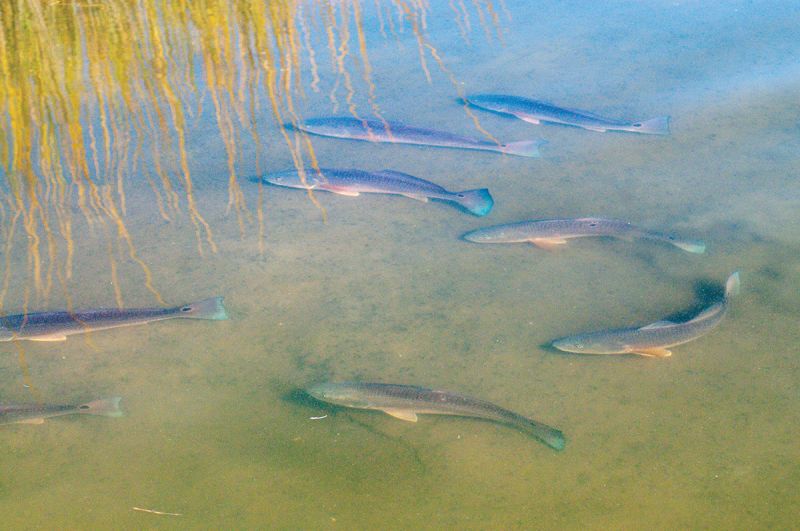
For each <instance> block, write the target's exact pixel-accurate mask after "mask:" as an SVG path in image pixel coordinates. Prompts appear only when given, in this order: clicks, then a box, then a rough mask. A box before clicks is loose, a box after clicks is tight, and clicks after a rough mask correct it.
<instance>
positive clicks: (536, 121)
mask: <svg viewBox="0 0 800 531" xmlns="http://www.w3.org/2000/svg"><path fill="white" fill-rule="evenodd" d="M516 116H517V118H519V119H520V120H522V121H523V122H528V123H529V124H534V125H539V124H540V123H542V122H541V120H539V119H538V118H530V117H528V116H525V117H522V116H520V115H516Z"/></svg>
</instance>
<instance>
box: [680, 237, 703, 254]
mask: <svg viewBox="0 0 800 531" xmlns="http://www.w3.org/2000/svg"><path fill="white" fill-rule="evenodd" d="M672 244H673V245H674V246H675V247H678V248H680V249H683V250H684V251H686V252H688V253H694V254H703V253H704V252H706V244H705V243H703V242H701V241H699V240H675V241H673V242H672Z"/></svg>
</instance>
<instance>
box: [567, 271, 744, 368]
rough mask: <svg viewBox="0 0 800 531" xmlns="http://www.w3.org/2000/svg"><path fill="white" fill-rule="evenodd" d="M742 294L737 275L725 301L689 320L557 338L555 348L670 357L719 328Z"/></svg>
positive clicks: (598, 352) (581, 352) (733, 275)
mask: <svg viewBox="0 0 800 531" xmlns="http://www.w3.org/2000/svg"><path fill="white" fill-rule="evenodd" d="M738 293H739V273H738V272H737V273H733V274H732V275H731V276H730V277H728V281H727V282H726V283H725V296H724V298H723V299H722V300H721V301H720V302H718V303H716V304H712V305H711V306H709V307H708V308H706V309H705V310H703V311H702V312H700V313H699V314H698V315H696V316H695V317H694V318H692V319H691V320H689V321H686V322H683V323H673V322H671V321H658V322H656V323H652V324H649V325H647V326H643V327H641V328H622V329H617V330H604V331H601V332H591V333H588V334H578V335H574V336H568V337H564V338H561V339H557V340H555V341H553V343H552V345H553V346H554V347H555V348H557V349H559V350H563V351H564V352H574V353H576V354H638V355H640V356H645V357H649V358H666V357H668V356H672V352H671V351H670V350H669V347H674V346H676V345H681V344H683V343H688V342H689V341H692V340H694V339H697V338H698V337H700V336H703V335H705V334H707V333H709V332H710V331H711V330H713V329H714V328H716V327H717V325H719V324H720V323H721V322H722V319H723V318H724V317H725V315H726V314H727V313H728V308H729V306H730V300H731V298H732V297H733V296H734V295H736V294H738Z"/></svg>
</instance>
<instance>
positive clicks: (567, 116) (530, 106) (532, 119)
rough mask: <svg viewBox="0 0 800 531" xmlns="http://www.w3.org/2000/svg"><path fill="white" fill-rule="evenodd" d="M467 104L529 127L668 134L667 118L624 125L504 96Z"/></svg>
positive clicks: (477, 97) (472, 98)
mask: <svg viewBox="0 0 800 531" xmlns="http://www.w3.org/2000/svg"><path fill="white" fill-rule="evenodd" d="M466 101H467V102H468V103H470V104H471V105H474V106H475V107H480V108H482V109H487V110H490V111H494V112H498V113H501V114H510V115H512V116H516V117H517V118H519V119H520V120H524V121H526V122H528V123H532V124H539V123H542V122H550V123H556V124H564V125H573V126H576V127H582V128H584V129H588V130H589V131H599V132H601V133H604V132H606V131H627V132H629V133H643V134H647V135H668V134H669V116H659V117H658V118H652V119H650V120H643V121H639V122H626V121H621V120H612V119H610V118H603V117H602V116H598V115H596V114H592V113H590V112H588V111H579V110H575V109H565V108H563V107H556V106H555V105H551V104H550V103H546V102H543V101H538V100H532V99H529V98H521V97H519V96H507V95H503V94H475V95H474V96H468V97H467V98H466Z"/></svg>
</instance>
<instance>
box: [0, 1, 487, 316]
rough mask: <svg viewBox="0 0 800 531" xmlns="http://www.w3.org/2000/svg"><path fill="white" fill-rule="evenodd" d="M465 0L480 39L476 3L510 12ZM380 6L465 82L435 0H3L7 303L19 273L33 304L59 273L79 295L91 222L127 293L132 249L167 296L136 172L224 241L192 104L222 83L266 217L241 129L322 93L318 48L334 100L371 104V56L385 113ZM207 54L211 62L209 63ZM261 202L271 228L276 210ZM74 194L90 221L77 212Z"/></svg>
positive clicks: (461, 14) (464, 26)
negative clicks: (79, 240) (134, 196)
mask: <svg viewBox="0 0 800 531" xmlns="http://www.w3.org/2000/svg"><path fill="white" fill-rule="evenodd" d="M450 6H451V8H452V10H453V13H454V19H455V23H457V24H458V25H459V27H460V29H461V32H462V34H463V35H464V36H465V37H466V36H467V35H468V34H469V32H470V31H471V27H472V22H471V17H475V16H477V17H478V19H479V20H480V22H481V24H482V25H483V26H484V27H485V28H486V31H487V32H491V26H492V24H494V25H495V26H496V22H497V14H496V9H495V8H494V7H493V5H492V4H491V2H478V1H476V0H472V2H470V6H469V7H468V6H467V5H465V2H463V1H460V0H459V1H455V0H451V2H450ZM365 8H369V9H372V10H374V13H375V15H376V18H377V20H378V22H379V24H380V29H381V32H382V33H383V34H384V35H387V36H388V35H397V33H398V32H399V31H401V30H402V29H403V28H409V29H410V30H411V31H412V32H413V35H414V36H415V39H416V43H417V48H418V53H419V59H420V65H421V68H422V70H423V72H424V73H425V76H426V77H427V78H428V79H430V78H431V74H430V71H429V68H428V59H429V58H433V60H434V61H435V62H436V63H437V64H438V65H439V66H440V67H441V68H442V70H443V71H444V72H445V73H446V74H447V75H448V76H450V77H451V79H452V80H453V82H454V83H455V78H453V77H452V74H450V73H449V72H448V71H447V69H446V68H445V67H444V63H443V62H442V60H441V58H440V56H439V54H438V52H437V51H436V49H435V48H434V47H433V45H432V44H431V43H430V42H429V41H428V40H427V38H426V37H425V30H426V27H427V19H426V16H427V3H426V2H424V1H421V0H392V1H390V2H380V1H378V0H375V1H374V5H373V4H372V3H370V2H369V1H368V0H362V1H358V0H353V1H342V2H329V1H299V0H199V1H198V0H170V1H168V2H163V1H158V0H138V1H130V0H108V1H103V2H97V1H96V0H72V1H67V0H62V1H57V0H56V1H53V2H41V1H39V0H8V1H5V2H0V160H2V166H3V169H4V173H5V180H6V189H5V192H4V196H3V198H2V202H1V203H2V208H0V217H1V218H2V220H0V221H2V229H3V235H4V238H5V239H4V243H3V251H4V253H5V256H4V260H3V262H4V273H3V280H2V289H1V290H0V309H1V308H2V305H3V303H4V302H5V297H6V293H7V290H8V287H9V285H10V284H11V283H12V282H13V283H17V284H19V285H25V286H29V285H30V287H31V289H30V290H27V289H26V290H25V293H26V297H25V301H24V302H23V304H22V305H23V306H24V307H27V306H28V304H29V302H30V301H29V300H28V295H27V294H31V296H34V297H36V298H37V302H41V301H46V300H47V298H48V296H49V294H50V293H51V292H52V290H53V288H54V286H55V285H59V286H60V287H61V290H62V291H63V294H64V296H65V297H66V298H67V299H69V297H68V289H67V287H68V284H69V281H70V279H71V277H72V272H73V259H74V253H75V245H74V242H75V238H76V225H77V224H78V223H80V225H81V226H83V225H85V226H86V227H88V229H89V230H92V231H97V233H98V234H100V235H102V236H104V237H105V239H106V241H107V245H106V249H105V251H106V252H107V255H108V261H109V266H108V271H109V277H110V278H109V280H110V281H111V284H112V285H113V286H114V292H115V298H116V302H117V304H118V305H122V303H123V293H122V291H121V288H120V283H119V282H118V281H117V280H118V279H117V274H118V273H117V272H118V266H117V260H118V257H119V256H120V253H121V252H122V253H125V254H127V257H128V258H129V259H130V260H131V261H132V262H134V263H136V264H137V265H138V267H139V269H140V271H141V276H142V281H143V283H144V284H145V286H146V287H147V289H149V290H150V292H152V294H153V295H154V297H155V298H156V299H157V300H158V301H160V302H163V300H162V297H161V296H160V294H159V292H158V290H157V288H156V282H155V279H154V278H153V275H152V274H151V272H150V269H149V268H148V266H147V264H146V263H145V262H144V261H143V260H142V259H141V258H139V256H138V254H137V251H136V247H135V245H134V241H133V237H132V236H131V234H130V232H129V231H128V229H127V227H126V223H125V216H126V214H127V210H128V205H127V202H126V194H125V182H126V180H127V179H129V178H131V177H132V176H134V175H136V176H137V177H138V176H141V177H142V178H143V179H145V180H146V181H147V182H148V183H149V184H150V187H151V188H152V192H153V194H154V202H155V204H156V206H157V208H158V211H159V213H160V216H161V217H162V218H163V219H164V220H166V221H170V220H173V219H176V217H177V216H181V215H186V216H188V219H190V220H191V222H192V225H193V227H194V231H195V236H196V242H197V250H198V252H199V253H200V254H203V253H204V252H206V251H208V250H210V251H211V252H215V251H216V250H217V243H216V241H215V238H214V233H213V231H212V227H211V225H210V224H209V223H208V221H206V219H205V218H204V216H203V214H202V213H201V212H200V209H199V207H198V204H197V201H196V197H195V196H196V194H195V190H194V187H193V183H192V173H191V170H190V163H189V156H188V154H187V142H188V139H187V135H188V134H189V133H188V123H189V122H190V120H191V117H192V116H194V114H195V113H197V112H198V110H199V109H196V108H192V105H197V104H196V103H195V102H196V101H202V100H201V99H199V98H196V97H195V96H196V95H197V93H198V92H200V91H207V92H208V94H209V95H210V100H211V102H212V104H213V109H214V115H215V119H216V124H217V127H218V129H219V134H220V137H221V139H222V143H223V145H224V147H225V153H226V158H227V173H228V176H227V177H228V203H229V210H231V211H233V212H235V213H236V216H237V219H238V223H239V227H240V230H241V232H242V234H244V232H245V230H246V227H247V225H248V224H249V223H250V222H251V220H252V218H253V216H252V215H251V213H250V212H249V210H248V208H247V206H246V202H245V199H244V196H243V194H242V191H241V189H240V187H239V184H238V182H237V176H236V167H237V163H238V162H239V160H240V156H241V154H240V148H239V140H240V137H241V134H242V132H245V133H244V134H247V135H250V136H251V137H252V140H253V141H254V142H255V144H256V146H259V147H263V145H262V139H261V138H260V135H259V133H258V127H257V123H256V117H257V116H259V110H260V109H259V105H260V103H259V102H260V101H262V100H264V101H266V102H267V103H268V105H269V107H270V109H269V112H270V113H271V114H272V116H273V118H274V120H275V122H276V124H281V123H283V122H287V121H291V122H294V121H297V120H298V116H297V111H296V105H295V100H296V98H297V97H303V96H304V95H305V91H304V88H308V89H310V90H311V91H314V92H319V91H320V76H319V68H318V64H317V61H318V58H320V57H323V56H324V55H325V54H326V53H327V55H329V57H330V61H331V64H332V68H333V70H334V72H335V73H336V80H335V82H334V84H333V87H332V89H331V92H330V94H329V98H330V100H331V101H332V102H333V104H334V106H337V105H338V103H339V101H338V100H339V97H340V95H339V91H340V89H342V88H343V90H344V96H343V97H344V104H345V105H346V107H347V109H348V111H349V112H350V113H352V114H353V115H355V116H357V115H358V110H357V108H356V105H355V103H354V96H355V94H356V90H357V88H356V83H354V75H353V73H352V72H350V70H349V69H353V68H357V69H358V70H360V76H361V78H362V79H363V82H364V86H365V87H366V90H367V92H368V100H369V105H370V109H369V112H371V113H372V114H374V115H376V116H379V117H380V115H381V113H380V109H379V107H378V105H377V103H376V99H377V98H376V90H377V89H376V87H375V85H374V83H373V81H372V65H371V64H370V61H369V58H368V53H367V51H368V46H369V43H368V42H367V38H366V36H365V32H364V28H363V20H364V11H365ZM471 12H472V14H471ZM489 21H491V23H490V22H489ZM317 41H320V42H325V43H326V44H327V52H325V51H321V50H314V46H313V45H312V43H313V42H317ZM352 49H357V50H358V52H357V54H353V53H351V50H352ZM197 63H200V64H202V71H201V72H197V71H195V70H196V67H195V65H196V64H197ZM304 72H306V73H304ZM200 76H202V78H201V77H200ZM304 76H305V77H304ZM280 131H281V134H282V135H283V142H284V143H285V146H286V148H287V149H288V150H289V151H290V153H291V155H292V159H293V161H294V164H295V165H296V166H297V167H298V168H299V169H302V168H303V166H304V161H307V162H308V163H310V164H311V165H312V166H317V162H316V157H315V155H314V150H313V146H312V145H311V142H310V141H309V140H308V138H307V137H306V136H302V135H300V134H298V133H289V132H286V131H285V130H283V129H282V128H280ZM257 155H258V154H257ZM258 158H259V156H257V160H256V165H258ZM144 161H147V163H145V162H144ZM309 195H310V197H311V199H312V200H313V201H315V203H316V200H315V199H314V198H313V196H311V194H310V193H309ZM259 197H260V193H259ZM258 205H259V206H258V207H257V214H256V216H255V219H256V220H257V223H258V227H259V233H260V234H261V233H263V220H264V214H263V212H262V211H261V207H260V201H259V203H258ZM73 206H77V208H78V209H79V210H80V212H81V214H82V220H80V221H79V220H73V219H72V215H71V211H72V208H73ZM318 206H319V205H318ZM320 208H321V206H320ZM323 215H324V211H323ZM259 240H260V241H262V240H263V238H259ZM21 246H24V249H25V252H26V253H27V267H26V268H25V269H24V270H22V269H21V268H19V267H18V268H17V269H16V270H15V269H14V267H13V265H12V263H13V261H12V260H11V256H12V254H13V253H14V252H15V251H17V248H18V247H21ZM19 305H20V301H15V303H14V306H19Z"/></svg>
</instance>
